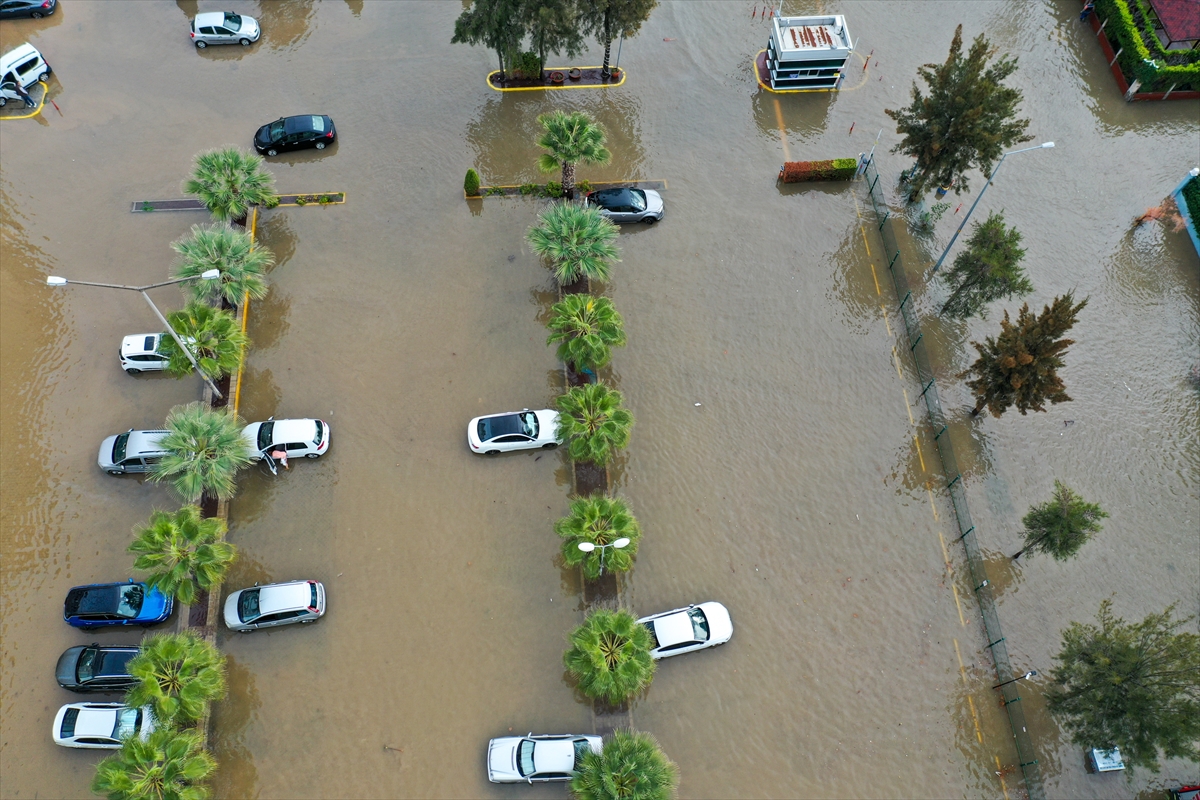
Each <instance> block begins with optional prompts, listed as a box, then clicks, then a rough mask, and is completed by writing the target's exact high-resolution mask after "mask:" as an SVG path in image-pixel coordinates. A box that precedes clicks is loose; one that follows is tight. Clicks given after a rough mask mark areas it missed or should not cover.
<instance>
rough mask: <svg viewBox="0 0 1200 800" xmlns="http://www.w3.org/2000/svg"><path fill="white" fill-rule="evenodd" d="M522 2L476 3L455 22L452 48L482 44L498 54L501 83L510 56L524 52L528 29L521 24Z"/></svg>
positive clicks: (485, 0)
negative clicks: (523, 39) (523, 43)
mask: <svg viewBox="0 0 1200 800" xmlns="http://www.w3.org/2000/svg"><path fill="white" fill-rule="evenodd" d="M521 6H522V0H474V2H473V3H471V7H470V8H468V9H467V10H466V11H464V12H462V14H460V15H459V16H458V19H457V20H455V21H454V36H453V37H452V38H451V39H450V43H451V44H471V45H475V44H481V45H484V46H485V47H490V48H492V49H493V50H495V51H496V57H497V59H499V61H500V80H501V81H503V80H504V71H505V69H507V67H508V56H509V54H510V53H515V52H516V51H517V50H519V49H520V46H521V39H522V38H524V36H525V29H524V26H523V25H522V23H521Z"/></svg>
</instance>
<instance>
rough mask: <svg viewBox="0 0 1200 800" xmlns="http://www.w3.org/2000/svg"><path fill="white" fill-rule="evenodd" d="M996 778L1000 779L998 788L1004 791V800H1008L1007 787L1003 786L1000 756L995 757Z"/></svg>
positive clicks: (1002, 769) (1002, 768)
mask: <svg viewBox="0 0 1200 800" xmlns="http://www.w3.org/2000/svg"><path fill="white" fill-rule="evenodd" d="M996 776H997V777H999V778H1000V788H1001V789H1002V790H1003V791H1004V800H1008V787H1007V786H1005V785H1004V767H1002V766H1000V756H996Z"/></svg>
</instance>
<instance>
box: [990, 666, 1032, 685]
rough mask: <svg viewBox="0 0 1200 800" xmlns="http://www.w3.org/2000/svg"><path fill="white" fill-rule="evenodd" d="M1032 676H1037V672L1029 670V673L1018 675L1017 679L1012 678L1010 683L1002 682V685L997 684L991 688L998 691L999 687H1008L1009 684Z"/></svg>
mask: <svg viewBox="0 0 1200 800" xmlns="http://www.w3.org/2000/svg"><path fill="white" fill-rule="evenodd" d="M1034 675H1037V670H1036V669H1031V670H1029V672H1026V673H1025V674H1024V675H1018V676H1017V677H1015V678H1013V679H1012V680H1011V681H1004V682H1003V683H997V684H996V685H995V686H993V687H992V688H993V689H999V688H1000V687H1001V686H1008V685H1009V684H1010V683H1016V682H1017V681H1023V680H1025V679H1026V678H1032V677H1033V676H1034Z"/></svg>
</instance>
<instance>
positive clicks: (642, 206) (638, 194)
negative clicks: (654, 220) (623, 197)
mask: <svg viewBox="0 0 1200 800" xmlns="http://www.w3.org/2000/svg"><path fill="white" fill-rule="evenodd" d="M629 205H631V206H633V210H634V211H645V210H646V193H645V192H643V191H642V190H640V189H634V190H632V191H631V192H630V193H629Z"/></svg>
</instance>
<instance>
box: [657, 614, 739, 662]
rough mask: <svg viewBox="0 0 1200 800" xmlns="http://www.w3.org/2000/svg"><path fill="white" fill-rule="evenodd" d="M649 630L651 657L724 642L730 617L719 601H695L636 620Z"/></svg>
mask: <svg viewBox="0 0 1200 800" xmlns="http://www.w3.org/2000/svg"><path fill="white" fill-rule="evenodd" d="M638 622H640V623H641V624H643V625H645V626H646V628H647V629H648V630H649V631H650V638H651V639H653V643H652V646H653V649H652V650H651V651H650V657H651V658H654V659H655V660H657V659H660V658H668V657H670V656H677V655H680V654H681V653H690V652H692V651H693V650H703V649H704V648H706V647H716V646H717V645H720V644H725V643H726V642H728V641H729V638H730V637H731V636H733V620H731V619H730V618H729V611H728V610H727V609H726V608H725V606H723V605H721V604H720V603H699V604H697V605H690V606H687V607H685V608H676V609H674V610H672V611H664V612H662V613H661V614H654V615H652V616H649V617H642V618H641V619H639V620H638Z"/></svg>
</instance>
